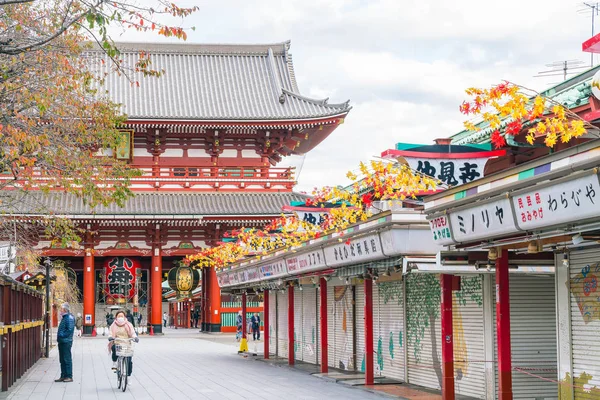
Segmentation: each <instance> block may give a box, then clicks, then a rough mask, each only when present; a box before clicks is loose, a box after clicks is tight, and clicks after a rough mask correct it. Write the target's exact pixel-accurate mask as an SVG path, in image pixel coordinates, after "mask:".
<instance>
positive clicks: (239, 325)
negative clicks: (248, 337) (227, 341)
mask: <svg viewBox="0 0 600 400" xmlns="http://www.w3.org/2000/svg"><path fill="white" fill-rule="evenodd" d="M235 325H236V327H237V331H236V333H235V340H237V341H238V342H239V341H240V339H241V338H242V326H243V322H242V310H240V311H238V315H237V317H236V321H235Z"/></svg>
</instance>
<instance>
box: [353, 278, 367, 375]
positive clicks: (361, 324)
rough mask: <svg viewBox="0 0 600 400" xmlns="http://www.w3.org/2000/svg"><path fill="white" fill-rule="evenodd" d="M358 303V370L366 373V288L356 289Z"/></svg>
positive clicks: (361, 286)
mask: <svg viewBox="0 0 600 400" xmlns="http://www.w3.org/2000/svg"><path fill="white" fill-rule="evenodd" d="M354 292H355V301H356V308H355V310H356V363H357V365H356V369H357V370H358V371H360V372H365V287H364V286H363V285H356V286H355V287H354Z"/></svg>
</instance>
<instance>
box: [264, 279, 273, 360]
mask: <svg viewBox="0 0 600 400" xmlns="http://www.w3.org/2000/svg"><path fill="white" fill-rule="evenodd" d="M263 296H264V300H263V321H264V324H265V329H264V331H263V340H264V345H265V349H264V354H263V355H264V358H265V360H268V359H269V339H270V337H269V334H270V333H271V332H270V331H269V290H268V289H265V291H264V292H263Z"/></svg>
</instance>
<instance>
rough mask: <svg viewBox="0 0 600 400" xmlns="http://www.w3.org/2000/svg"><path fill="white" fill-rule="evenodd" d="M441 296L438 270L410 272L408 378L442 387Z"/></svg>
mask: <svg viewBox="0 0 600 400" xmlns="http://www.w3.org/2000/svg"><path fill="white" fill-rule="evenodd" d="M380 290H381V288H380ZM440 297H441V288H440V280H439V275H438V274H419V273H415V274H409V275H407V276H406V347H407V351H408V382H409V383H412V384H415V385H421V386H425V387H429V388H433V389H438V390H439V389H440V388H441V380H442V371H441V361H442V341H441V324H440V320H441V318H440Z"/></svg>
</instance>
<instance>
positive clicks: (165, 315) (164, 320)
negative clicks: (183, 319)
mask: <svg viewBox="0 0 600 400" xmlns="http://www.w3.org/2000/svg"><path fill="white" fill-rule="evenodd" d="M171 325H173V324H171ZM163 327H165V328H166V327H167V313H166V312H164V313H163Z"/></svg>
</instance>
